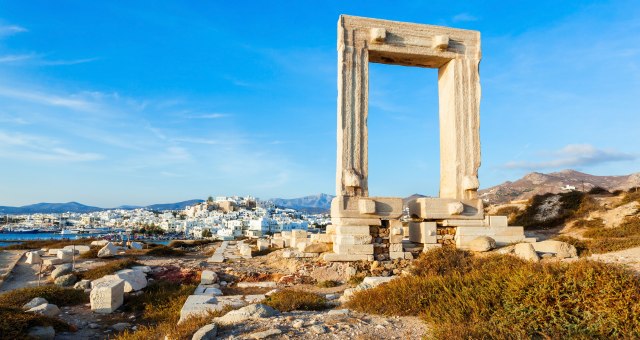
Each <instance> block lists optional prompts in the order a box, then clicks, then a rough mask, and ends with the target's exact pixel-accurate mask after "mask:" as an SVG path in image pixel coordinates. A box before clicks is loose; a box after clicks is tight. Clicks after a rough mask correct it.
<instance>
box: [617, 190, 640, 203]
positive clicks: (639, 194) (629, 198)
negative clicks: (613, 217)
mask: <svg viewBox="0 0 640 340" xmlns="http://www.w3.org/2000/svg"><path fill="white" fill-rule="evenodd" d="M631 202H638V203H640V190H638V189H637V188H633V189H630V190H629V191H627V192H625V193H624V195H623V196H622V199H620V203H619V204H618V206H621V205H625V204H629V203H631Z"/></svg>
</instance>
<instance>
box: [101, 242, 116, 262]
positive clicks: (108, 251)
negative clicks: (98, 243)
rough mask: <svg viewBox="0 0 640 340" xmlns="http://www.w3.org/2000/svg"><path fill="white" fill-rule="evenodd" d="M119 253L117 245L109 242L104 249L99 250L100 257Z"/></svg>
mask: <svg viewBox="0 0 640 340" xmlns="http://www.w3.org/2000/svg"><path fill="white" fill-rule="evenodd" d="M116 255H118V247H116V246H115V245H114V244H113V243H111V242H109V243H107V244H106V245H105V246H104V247H102V249H100V250H99V251H98V257H99V258H108V257H114V256H116Z"/></svg>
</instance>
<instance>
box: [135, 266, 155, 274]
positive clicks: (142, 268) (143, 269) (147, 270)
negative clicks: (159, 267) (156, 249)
mask: <svg viewBox="0 0 640 340" xmlns="http://www.w3.org/2000/svg"><path fill="white" fill-rule="evenodd" d="M131 269H133V270H138V271H141V272H143V273H145V274H147V273H151V267H149V266H133V267H131Z"/></svg>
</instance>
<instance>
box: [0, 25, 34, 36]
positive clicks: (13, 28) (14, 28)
mask: <svg viewBox="0 0 640 340" xmlns="http://www.w3.org/2000/svg"><path fill="white" fill-rule="evenodd" d="M22 32H27V29H26V28H24V27H22V26H18V25H2V24H0V38H2V37H7V36H10V35H14V34H17V33H22Z"/></svg>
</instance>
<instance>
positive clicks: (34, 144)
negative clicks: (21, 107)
mask: <svg viewBox="0 0 640 340" xmlns="http://www.w3.org/2000/svg"><path fill="white" fill-rule="evenodd" d="M59 144H60V142H59V141H57V140H55V139H52V138H48V137H42V136H38V135H30V134H22V133H12V132H6V131H0V158H6V159H20V160H30V161H64V162H87V161H95V160H100V159H103V158H104V156H102V155H101V154H98V153H93V152H78V151H74V150H70V149H68V148H65V147H62V146H59Z"/></svg>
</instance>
